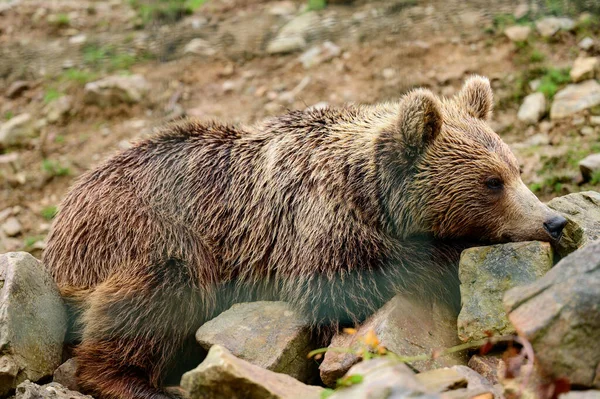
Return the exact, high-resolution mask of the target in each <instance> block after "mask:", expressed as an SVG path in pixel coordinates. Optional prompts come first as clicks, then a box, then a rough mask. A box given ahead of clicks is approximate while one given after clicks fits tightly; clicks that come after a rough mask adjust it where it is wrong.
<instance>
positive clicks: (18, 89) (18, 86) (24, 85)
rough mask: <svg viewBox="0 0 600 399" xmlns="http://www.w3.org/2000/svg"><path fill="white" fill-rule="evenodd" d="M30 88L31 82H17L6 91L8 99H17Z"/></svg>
mask: <svg viewBox="0 0 600 399" xmlns="http://www.w3.org/2000/svg"><path fill="white" fill-rule="evenodd" d="M30 87H31V85H30V83H29V82H27V81H24V80H17V81H16V82H13V84H11V85H10V87H9V88H8V90H6V97H8V98H17V97H19V96H20V95H21V94H23V92H25V90H27V89H29V88H30Z"/></svg>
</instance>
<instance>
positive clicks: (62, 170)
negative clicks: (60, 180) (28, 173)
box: [42, 159, 71, 177]
mask: <svg viewBox="0 0 600 399" xmlns="http://www.w3.org/2000/svg"><path fill="white" fill-rule="evenodd" d="M42 171H44V173H46V174H48V175H50V176H52V177H54V176H69V175H70V174H71V169H69V167H67V166H63V165H61V164H60V163H59V162H58V161H54V160H51V159H44V160H43V161H42Z"/></svg>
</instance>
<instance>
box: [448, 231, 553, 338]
mask: <svg viewBox="0 0 600 399" xmlns="http://www.w3.org/2000/svg"><path fill="white" fill-rule="evenodd" d="M552 264H553V252H552V247H551V246H550V244H548V243H546V242H539V241H531V242H518V243H508V244H498V245H491V246H486V247H474V248H469V249H466V250H464V251H463V253H462V254H461V256H460V265H459V279H460V296H461V303H462V309H461V311H460V314H459V315H458V322H457V324H458V336H459V338H460V339H461V340H462V341H463V342H469V341H475V340H478V339H483V338H486V337H487V336H488V333H493V334H495V335H496V334H497V335H507V334H512V333H514V328H513V326H512V325H511V324H510V322H509V321H508V318H507V316H506V312H505V311H504V308H503V307H502V296H503V295H504V293H505V292H506V291H507V290H509V289H510V288H513V287H516V286H519V285H524V284H528V283H531V282H532V281H535V280H536V279H537V278H539V277H541V276H543V275H544V274H545V273H546V272H547V271H548V270H550V268H551V267H552Z"/></svg>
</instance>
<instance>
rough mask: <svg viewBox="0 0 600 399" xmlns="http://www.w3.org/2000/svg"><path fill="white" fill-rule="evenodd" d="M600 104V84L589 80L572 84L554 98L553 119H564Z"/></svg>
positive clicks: (551, 115) (551, 116)
mask: <svg viewBox="0 0 600 399" xmlns="http://www.w3.org/2000/svg"><path fill="white" fill-rule="evenodd" d="M598 104H600V84H598V82H596V81H595V80H587V81H585V82H582V83H578V84H570V85H568V86H567V87H565V88H564V89H562V90H560V91H559V92H558V93H556V95H555V96H554V101H553V102H552V107H551V108H550V118H551V119H553V120H554V119H562V118H566V117H568V116H571V115H573V114H576V113H578V112H580V111H583V110H585V109H589V108H592V107H594V106H596V105H598Z"/></svg>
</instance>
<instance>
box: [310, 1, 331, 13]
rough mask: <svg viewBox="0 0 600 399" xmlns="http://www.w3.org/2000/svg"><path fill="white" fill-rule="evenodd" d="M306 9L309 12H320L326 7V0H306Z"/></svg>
mask: <svg viewBox="0 0 600 399" xmlns="http://www.w3.org/2000/svg"><path fill="white" fill-rule="evenodd" d="M307 7H308V9H309V10H311V11H318V10H322V9H324V8H325V7H327V1H326V0H308V4H307Z"/></svg>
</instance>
